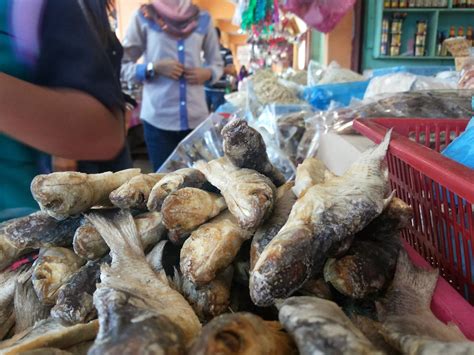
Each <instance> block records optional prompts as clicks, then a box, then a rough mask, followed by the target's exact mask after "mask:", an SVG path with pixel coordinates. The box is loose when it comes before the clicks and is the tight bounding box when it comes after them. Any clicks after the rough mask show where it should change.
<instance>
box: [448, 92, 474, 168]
mask: <svg viewBox="0 0 474 355" xmlns="http://www.w3.org/2000/svg"><path fill="white" fill-rule="evenodd" d="M473 106H474V99H473ZM442 154H443V155H444V156H445V157H448V158H450V159H452V160H455V161H457V162H458V163H460V164H462V165H465V166H467V167H468V168H471V169H474V118H472V119H471V121H470V122H469V124H468V125H467V127H466V130H465V131H464V132H463V133H462V134H461V135H460V136H459V137H457V138H456V139H455V140H454V141H452V142H451V144H450V145H448V147H447V148H446V149H445V150H443V152H442Z"/></svg>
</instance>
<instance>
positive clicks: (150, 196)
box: [0, 120, 474, 355]
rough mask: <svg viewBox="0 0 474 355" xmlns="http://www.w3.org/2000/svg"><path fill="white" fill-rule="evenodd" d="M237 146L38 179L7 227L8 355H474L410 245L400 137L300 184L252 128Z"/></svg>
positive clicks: (233, 128)
mask: <svg viewBox="0 0 474 355" xmlns="http://www.w3.org/2000/svg"><path fill="white" fill-rule="evenodd" d="M223 138H224V142H223V151H224V156H223V157H221V158H219V159H215V160H211V161H209V162H199V163H197V164H196V166H195V167H194V168H186V169H181V170H177V171H175V172H172V173H169V174H166V175H162V174H147V175H145V174H141V173H140V171H138V170H127V171H123V172H119V173H115V174H112V173H106V174H98V175H86V174H79V173H55V174H51V175H45V176H38V177H37V178H36V179H35V180H34V181H33V183H32V193H33V196H34V197H35V199H36V200H37V201H38V203H39V205H40V206H41V209H42V211H41V212H37V213H34V214H32V215H30V216H27V217H24V218H19V219H16V220H12V221H8V222H5V223H4V224H1V225H0V252H1V254H0V257H1V258H0V266H1V268H2V269H4V271H3V272H0V340H3V342H1V343H0V353H1V354H19V353H22V354H27V353H32V354H35V353H37V354H71V353H72V354H85V353H89V354H116V353H120V352H123V353H126V354H155V353H156V354H186V353H189V354H277V355H278V354H298V353H300V354H316V353H317V354H319V353H321V354H369V353H370V354H384V353H389V354H392V353H400V352H401V353H407V354H423V353H426V354H433V353H434V354H438V353H439V354H441V353H450V354H472V353H474V346H473V344H472V343H471V342H469V341H468V340H467V339H465V337H464V336H463V335H462V333H461V332H460V331H459V330H458V329H457V328H455V327H453V326H446V325H444V324H443V323H441V322H440V321H438V320H437V319H436V318H435V316H434V315H433V314H432V313H431V311H430V309H429V304H430V300H431V297H432V293H433V290H434V286H435V284H436V281H437V278H438V274H437V272H428V271H423V270H419V269H417V268H416V267H415V266H413V265H412V264H411V262H410V260H409V258H408V257H407V255H406V254H405V253H404V251H403V249H402V248H401V243H400V239H399V233H400V231H401V230H402V229H403V228H405V227H407V226H408V225H409V224H410V223H411V218H412V211H411V208H410V207H409V206H407V205H406V204H405V203H404V202H403V201H401V200H399V199H397V198H395V197H393V194H392V193H391V191H390V190H389V189H388V186H387V178H386V167H385V165H384V164H383V160H384V157H385V153H386V150H387V147H388V144H389V140H390V134H388V135H387V137H385V140H384V141H383V142H382V144H381V145H380V146H378V147H375V148H374V149H371V150H369V151H367V152H366V153H364V154H363V155H362V156H361V157H360V159H359V160H358V161H357V162H355V163H354V164H353V166H352V167H351V168H350V169H349V170H348V171H347V172H346V173H345V174H344V175H343V176H340V177H336V176H334V175H333V174H331V173H330V172H329V171H328V170H327V169H326V167H325V165H324V164H323V163H322V162H321V161H319V160H317V159H313V158H311V159H307V160H306V161H304V162H303V163H302V164H301V165H300V166H299V167H298V169H297V174H296V178H295V181H285V179H284V178H283V175H282V174H281V173H280V172H279V171H278V170H277V169H276V168H275V167H274V166H273V165H272V164H271V163H270V161H269V160H268V156H267V153H266V147H265V144H264V143H263V140H262V137H261V136H260V134H259V133H258V132H257V131H255V130H254V129H252V128H250V127H249V126H248V125H247V124H246V122H244V121H240V120H236V121H233V122H230V123H229V124H228V125H227V126H226V127H225V128H224V130H223ZM35 251H36V252H37V251H39V255H38V256H37V259H36V261H34V263H32V259H33V258H30V259H27V260H26V261H21V262H20V263H18V261H17V260H18V259H21V258H22V257H24V255H26V254H29V253H31V252H35ZM28 260H30V261H28ZM11 265H13V266H11Z"/></svg>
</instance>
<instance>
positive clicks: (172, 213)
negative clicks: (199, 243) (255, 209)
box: [161, 187, 227, 244]
mask: <svg viewBox="0 0 474 355" xmlns="http://www.w3.org/2000/svg"><path fill="white" fill-rule="evenodd" d="M226 208H227V205H226V203H225V200H224V198H223V197H222V196H220V195H217V194H214V193H211V192H207V191H204V190H200V189H196V188H193V187H186V188H183V189H180V190H178V191H176V192H173V193H172V194H170V195H169V196H168V197H167V198H166V199H165V201H164V202H163V205H162V207H161V213H162V215H163V224H164V225H165V227H166V228H167V229H168V230H169V232H168V238H169V239H170V240H171V241H172V242H173V243H176V244H182V243H183V242H184V241H185V240H186V238H187V237H188V236H189V235H190V234H191V232H192V231H194V230H195V229H196V228H197V227H199V226H200V225H202V224H204V223H206V222H207V221H209V220H210V219H211V218H213V217H215V216H217V215H218V214H219V213H221V211H223V210H225V209H226Z"/></svg>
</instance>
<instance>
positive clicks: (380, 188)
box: [250, 133, 391, 306]
mask: <svg viewBox="0 0 474 355" xmlns="http://www.w3.org/2000/svg"><path fill="white" fill-rule="evenodd" d="M389 141H390V133H389V134H387V136H386V137H385V139H384V141H383V142H382V144H381V145H379V146H378V147H376V148H374V149H370V150H368V151H367V152H365V153H364V154H363V155H362V156H361V157H360V158H359V159H358V160H357V161H356V162H355V163H354V164H353V165H352V166H351V168H350V169H349V170H348V171H347V172H346V173H345V174H344V175H343V176H341V177H336V178H333V179H330V180H328V181H327V182H325V183H324V184H321V185H315V186H313V187H311V188H310V189H309V190H308V191H307V192H306V194H305V195H304V196H303V197H302V198H300V199H298V201H297V202H296V203H295V205H294V206H293V209H292V210H291V213H290V216H289V218H288V221H287V223H286V224H285V225H284V226H283V228H282V229H281V230H280V232H279V233H278V235H277V236H276V237H275V238H273V240H272V241H271V242H270V244H268V245H267V247H266V248H265V250H264V251H263V253H262V254H261V255H260V258H259V259H258V260H257V262H256V264H255V267H254V268H253V271H252V273H251V276H250V295H251V296H252V300H253V301H254V302H255V304H257V305H259V306H266V305H270V304H272V303H273V302H274V300H275V299H276V298H285V297H288V296H289V295H291V294H292V293H293V292H295V291H296V290H298V289H299V288H300V287H301V286H302V285H303V284H304V283H305V282H306V281H307V280H308V279H309V278H310V277H312V276H314V275H317V274H318V273H321V272H322V271H323V267H324V264H325V262H326V260H327V259H328V258H330V257H332V256H334V255H336V254H337V253H338V252H340V249H341V247H344V248H346V247H347V246H346V245H347V239H348V238H352V237H353V236H354V234H355V233H357V232H359V231H360V230H362V229H363V228H364V227H365V226H367V225H368V224H369V223H370V222H371V221H372V220H373V219H374V218H375V217H377V216H378V215H379V214H380V213H381V212H382V211H383V209H384V206H386V205H387V204H388V203H389V202H390V200H391V197H389V198H388V199H387V200H384V193H385V191H386V190H387V178H386V174H385V173H386V169H385V168H386V167H384V166H383V159H384V157H385V153H386V151H387V148H388V144H389Z"/></svg>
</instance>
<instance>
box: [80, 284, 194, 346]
mask: <svg viewBox="0 0 474 355" xmlns="http://www.w3.org/2000/svg"><path fill="white" fill-rule="evenodd" d="M96 292H98V293H101V294H102V295H101V296H98V297H97V299H98V300H100V302H97V303H96V305H97V307H98V308H99V309H98V312H99V313H100V314H101V315H105V314H107V316H106V317H104V316H101V317H100V331H99V334H98V335H97V338H96V341H95V343H94V345H93V347H92V348H91V349H90V350H89V353H88V354H89V355H102V354H110V355H115V354H130V355H131V354H177V355H178V354H186V349H185V346H184V345H183V344H184V340H183V338H184V336H183V334H182V331H181V329H180V328H179V327H177V326H176V325H174V323H173V322H171V321H170V320H169V319H168V318H167V317H166V316H164V315H159V314H157V313H154V312H149V311H147V310H143V309H140V308H137V307H134V306H133V305H132V304H131V303H129V300H128V296H127V295H126V294H125V293H124V292H120V291H111V290H107V289H106V288H102V289H98V290H97V291H96Z"/></svg>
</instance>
